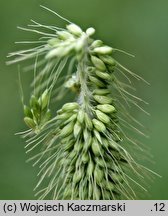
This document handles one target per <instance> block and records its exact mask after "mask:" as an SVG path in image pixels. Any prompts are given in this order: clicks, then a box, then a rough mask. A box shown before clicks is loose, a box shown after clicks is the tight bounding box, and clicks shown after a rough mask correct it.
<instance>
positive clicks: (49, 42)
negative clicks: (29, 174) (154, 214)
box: [9, 7, 147, 200]
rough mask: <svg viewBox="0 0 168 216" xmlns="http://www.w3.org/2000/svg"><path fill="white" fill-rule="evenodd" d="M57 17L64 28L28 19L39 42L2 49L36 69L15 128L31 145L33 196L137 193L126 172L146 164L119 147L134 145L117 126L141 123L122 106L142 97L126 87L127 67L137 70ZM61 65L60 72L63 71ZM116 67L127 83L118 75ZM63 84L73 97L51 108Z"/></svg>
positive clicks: (124, 195) (96, 196)
mask: <svg viewBox="0 0 168 216" xmlns="http://www.w3.org/2000/svg"><path fill="white" fill-rule="evenodd" d="M44 8H45V7H44ZM46 9H47V8H46ZM47 10H49V9H47ZM50 11H51V10H50ZM52 12H53V11H52ZM53 13H54V12H53ZM63 19H64V18H63ZM64 20H65V21H66V22H68V24H67V26H66V29H62V28H58V27H55V26H46V25H42V24H40V23H38V22H35V21H32V22H33V25H30V26H31V28H28V29H24V30H26V31H30V32H36V33H38V34H40V35H42V37H41V38H40V39H39V40H38V41H37V43H41V44H40V45H38V46H35V47H34V48H31V49H28V50H23V51H20V52H15V53H11V54H10V55H9V56H16V59H14V60H12V61H11V62H10V63H15V62H20V61H22V60H26V59H30V58H35V66H30V67H29V69H33V67H34V71H35V73H34V80H33V83H32V86H33V88H34V90H33V93H32V95H31V98H30V103H29V105H28V106H26V105H24V114H25V117H24V121H25V123H26V125H27V126H28V127H29V130H28V131H26V132H23V133H22V136H23V137H24V138H27V141H26V142H27V145H26V149H27V153H28V152H32V153H33V152H34V151H35V149H38V153H37V151H36V153H35V155H34V156H32V157H31V158H30V161H33V165H38V166H39V168H40V171H39V173H38V176H39V181H38V184H37V185H36V187H35V190H37V193H36V196H37V197H38V198H39V199H45V198H48V199H89V200H92V199H97V200H99V199H103V200H112V199H136V198H137V197H136V193H135V192H134V189H133V188H132V184H135V185H137V186H139V187H140V188H142V189H144V190H145V188H143V186H141V185H140V184H139V183H138V182H137V181H136V180H134V179H133V177H132V175H131V176H130V174H129V173H130V172H131V173H133V174H134V175H136V176H137V177H138V178H139V179H141V178H142V179H143V176H144V175H145V172H146V171H147V168H144V167H143V165H140V164H138V163H137V162H136V161H135V160H134V159H133V157H132V156H131V154H130V153H129V152H128V150H126V149H127V147H126V144H125V143H128V144H133V149H135V147H136V148H137V149H138V148H139V149H141V147H140V146H139V144H138V143H137V142H136V141H135V140H134V139H131V138H130V137H129V136H128V135H127V134H126V132H125V131H124V126H125V127H126V128H130V129H133V130H134V131H135V132H138V133H140V134H141V133H142V132H141V131H140V130H139V129H137V128H135V126H134V124H133V123H135V124H137V125H140V123H139V122H138V121H137V120H135V119H134V117H132V116H131V115H130V114H129V113H128V111H127V110H128V109H127V104H129V103H130V104H133V105H135V106H136V107H139V105H138V101H142V100H141V99H140V98H138V97H136V96H134V95H132V94H131V93H129V92H128V91H127V89H129V88H132V86H131V85H130V82H131V81H130V78H129V77H128V76H127V74H128V75H131V76H133V77H134V78H136V79H137V80H141V78H140V77H139V76H138V75H136V74H134V73H133V72H131V71H130V70H128V69H126V68H125V67H124V66H122V65H121V64H120V63H119V62H117V61H116V60H115V59H114V58H113V57H112V56H113V53H114V52H115V51H118V50H117V49H114V48H112V47H110V46H107V45H105V44H104V43H103V42H102V41H101V40H95V39H93V37H92V36H93V35H94V33H95V29H94V28H88V29H87V30H86V31H85V32H84V31H83V30H82V29H81V28H80V27H79V26H77V25H76V24H74V23H71V22H69V21H68V20H66V19H64ZM39 28H41V29H45V30H47V32H46V31H45V32H44V31H42V30H41V31H40V30H39ZM26 43H28V42H26ZM29 43H30V42H29ZM33 43H35V42H33ZM67 65H69V66H68V69H67V75H66V76H62V75H61V72H62V71H63V69H64V68H65V67H66V66H67ZM74 65H75V66H76V72H73V71H74ZM119 72H121V74H123V75H124V77H125V78H126V80H127V81H128V83H129V84H128V83H124V82H122V81H119V79H118V78H117V74H118V73H119ZM69 91H72V92H74V94H75V95H76V96H75V97H74V98H75V99H74V101H70V102H68V103H65V104H64V105H63V106H62V108H60V109H59V110H57V114H56V116H55V115H53V114H52V112H51V111H50V108H49V107H50V104H51V103H52V102H53V103H54V104H55V106H56V104H57V102H56V101H55V98H57V99H61V100H62V101H64V99H63V97H64V96H65V95H66V93H68V92H69ZM139 108H140V109H142V108H141V107H139ZM129 170H130V171H129Z"/></svg>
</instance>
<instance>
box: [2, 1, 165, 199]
mask: <svg viewBox="0 0 168 216" xmlns="http://www.w3.org/2000/svg"><path fill="white" fill-rule="evenodd" d="M40 4H43V5H45V6H47V7H49V8H51V9H53V10H55V11H57V12H58V13H60V14H62V15H63V16H65V17H66V18H68V19H70V20H72V21H73V22H75V23H77V24H79V25H81V26H82V27H83V29H85V28H87V27H90V26H93V27H95V28H96V29H97V35H96V36H97V37H99V38H100V39H103V40H104V41H105V42H106V43H107V44H110V45H111V46H114V47H117V48H121V49H124V50H127V51H128V52H131V53H133V54H135V55H136V58H134V59H133V58H130V57H127V56H125V55H123V54H120V55H118V59H119V60H120V61H121V62H123V63H124V64H125V65H126V66H127V67H129V68H130V69H132V70H134V71H135V72H137V73H138V74H140V75H142V76H143V77H144V78H145V79H146V80H148V81H149V82H150V83H151V86H146V85H144V84H143V83H140V82H137V83H136V85H137V90H138V95H139V96H141V97H143V98H144V99H146V100H147V101H148V102H149V106H148V107H147V110H148V111H149V112H150V113H151V117H148V116H145V115H143V114H141V112H137V111H134V110H133V112H136V113H135V115H136V116H137V117H138V119H140V120H141V121H142V122H143V123H144V124H145V125H146V126H147V128H148V129H149V134H150V139H143V142H144V144H145V145H148V146H149V147H150V148H151V152H152V154H153V155H154V161H155V163H153V164H147V166H148V167H150V168H151V169H153V170H155V171H156V172H158V173H159V174H160V175H162V176H163V177H162V178H156V179H155V181H154V182H153V183H151V184H150V187H149V192H148V194H146V196H145V199H168V155H167V154H168V141H167V140H168V137H167V135H168V133H167V130H168V127H167V124H168V96H167V92H168V70H167V68H168V67H167V64H168V1H167V0H160V1H158V0H149V1H146V0H141V1H133V0H127V1H124V0H103V1H102V0H70V1H67V0H47V1H44V0H36V1H35V0H13V1H11V0H0V199H34V196H33V187H34V186H35V183H36V173H37V171H36V169H35V168H32V167H31V165H30V164H26V163H25V160H26V158H27V156H26V155H25V151H24V141H23V140H21V139H20V137H19V136H15V135H14V134H15V133H16V132H18V131H20V130H22V129H24V124H23V120H22V118H23V115H22V107H21V103H20V97H19V90H18V89H19V88H18V74H17V71H18V69H17V66H16V65H12V66H6V64H5V61H6V60H7V59H6V56H7V54H8V52H11V51H14V50H17V49H19V48H21V46H20V45H17V46H16V45H14V42H15V41H20V40H25V39H30V37H32V38H33V37H34V36H35V37H36V35H34V34H33V35H31V36H30V34H27V33H25V32H22V31H20V30H17V29H16V26H26V24H28V23H30V22H29V20H30V19H35V20H37V21H41V22H42V23H50V24H52V25H58V26H59V25H60V26H61V24H62V26H63V25H64V23H63V22H60V20H59V19H58V18H57V17H56V16H53V15H52V14H50V13H48V12H46V11H44V10H42V9H41V8H40V7H39V5H40ZM22 77H24V80H23V85H24V90H25V91H26V93H27V94H28V92H29V82H30V79H31V74H30V73H29V74H28V73H26V74H24V76H23V74H22Z"/></svg>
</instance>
